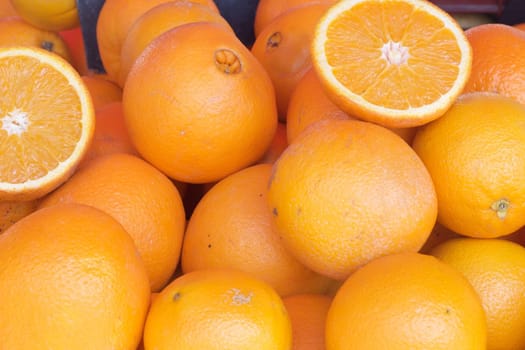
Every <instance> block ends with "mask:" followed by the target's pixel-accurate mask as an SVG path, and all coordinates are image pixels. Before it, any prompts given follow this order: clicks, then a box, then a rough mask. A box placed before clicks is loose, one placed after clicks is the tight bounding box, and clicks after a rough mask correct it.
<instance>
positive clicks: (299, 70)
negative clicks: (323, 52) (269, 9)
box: [251, 3, 330, 121]
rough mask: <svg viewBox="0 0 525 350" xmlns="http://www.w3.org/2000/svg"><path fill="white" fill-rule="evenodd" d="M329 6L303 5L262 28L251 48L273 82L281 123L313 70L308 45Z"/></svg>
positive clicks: (322, 4)
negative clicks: (300, 84)
mask: <svg viewBox="0 0 525 350" xmlns="http://www.w3.org/2000/svg"><path fill="white" fill-rule="evenodd" d="M329 6H330V5H329V4H328V3H312V4H305V5H303V6H300V7H296V8H293V9H292V10H290V11H288V12H285V13H283V14H282V15H281V16H279V17H278V18H276V19H275V20H274V21H272V22H271V23H269V24H268V25H267V26H266V27H265V28H264V30H263V31H262V32H261V33H260V34H259V35H258V36H257V37H256V39H255V42H254V43H253V46H252V47H251V52H252V53H253V55H254V56H255V57H257V59H258V60H259V62H261V64H262V65H263V66H264V68H265V69H266V71H267V72H268V74H269V76H270V78H271V79H272V82H273V85H274V87H275V93H276V99H277V108H278V111H279V119H280V120H281V121H285V120H286V111H287V109H288V102H289V99H290V95H291V93H292V92H293V90H294V88H295V87H296V86H297V83H298V81H299V80H300V79H301V78H302V77H303V75H304V74H305V73H306V72H307V71H308V69H310V68H311V66H312V60H311V59H310V44H311V42H312V38H313V35H314V30H315V24H316V23H317V21H318V20H319V18H321V16H322V15H323V14H324V13H325V12H326V10H327V9H328V8H329Z"/></svg>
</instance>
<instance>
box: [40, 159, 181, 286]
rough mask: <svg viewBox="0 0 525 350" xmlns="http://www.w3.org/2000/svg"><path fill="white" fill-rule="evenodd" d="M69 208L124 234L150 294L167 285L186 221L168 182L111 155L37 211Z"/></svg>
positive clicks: (136, 162) (82, 171) (137, 162)
mask: <svg viewBox="0 0 525 350" xmlns="http://www.w3.org/2000/svg"><path fill="white" fill-rule="evenodd" d="M71 202H73V203H80V204H85V205H90V206H93V207H95V208H97V209H100V210H102V211H104V212H106V213H108V214H110V215H111V216H113V217H114V218H115V219H116V220H117V221H118V222H119V223H120V224H121V225H122V226H123V227H124V228H125V229H126V230H127V232H128V233H129V235H130V236H131V237H132V238H133V241H134V242H135V245H136V246H137V249H138V251H139V253H140V255H141V256H142V259H143V261H144V264H145V266H146V270H147V272H148V276H149V280H150V284H151V289H152V291H154V292H155V291H158V290H160V289H161V288H162V287H164V285H166V284H167V283H168V281H169V279H170V278H171V275H172V274H173V272H174V271H175V268H176V267H177V264H178V262H179V258H180V250H181V245H182V236H183V233H184V227H185V215H184V207H183V205H182V200H181V197H180V194H179V192H178V191H177V188H176V187H175V185H174V184H173V183H172V182H171V181H170V180H169V179H168V178H167V177H166V176H164V175H163V174H162V173H161V172H160V171H158V170H157V169H155V168H154V167H153V166H151V165H150V164H148V163H147V162H145V161H144V160H142V159H140V158H138V157H136V156H133V155H130V154H123V153H115V154H109V155H106V156H103V157H99V158H96V159H93V160H92V161H91V162H90V163H88V164H86V165H85V166H83V167H82V168H81V169H79V171H77V172H76V173H75V174H74V175H73V176H72V177H71V178H70V179H69V180H68V181H67V182H66V183H65V184H64V185H62V186H61V187H60V188H58V189H57V190H56V191H54V192H53V193H51V194H49V195H48V196H46V197H45V198H44V199H43V200H42V202H41V203H40V205H39V208H44V207H49V206H52V205H56V204H58V203H71Z"/></svg>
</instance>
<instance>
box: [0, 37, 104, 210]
mask: <svg viewBox="0 0 525 350" xmlns="http://www.w3.org/2000/svg"><path fill="white" fill-rule="evenodd" d="M0 86H1V92H0V201H4V200H30V199H36V198H39V197H42V196H43V195H45V194H47V193H48V192H50V191H51V190H53V189H54V188H56V187H57V186H59V185H60V184H62V183H63V182H64V181H65V180H66V179H67V178H68V177H69V176H70V175H71V174H72V173H73V171H74V170H75V168H76V166H77V165H78V163H79V162H80V160H81V158H82V157H83V155H84V153H85V152H86V150H87V148H88V146H89V144H90V142H91V139H92V137H93V130H94V112H93V103H92V101H91V97H90V95H89V92H88V90H87V89H86V87H85V85H84V83H83V81H82V79H81V77H80V75H79V74H78V73H77V72H76V71H75V69H74V68H73V67H72V66H71V64H69V63H68V62H67V61H66V60H64V59H63V58H61V57H60V56H58V55H56V54H54V53H51V52H48V51H46V50H43V49H40V48H30V47H2V48H0Z"/></svg>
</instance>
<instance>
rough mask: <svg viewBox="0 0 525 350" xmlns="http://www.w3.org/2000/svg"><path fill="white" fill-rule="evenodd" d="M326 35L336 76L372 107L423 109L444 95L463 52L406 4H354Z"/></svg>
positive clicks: (447, 33)
mask: <svg viewBox="0 0 525 350" xmlns="http://www.w3.org/2000/svg"><path fill="white" fill-rule="evenodd" d="M370 14H378V15H374V16H371V15H370ZM342 33H344V36H343V35H341V34H342ZM327 36H328V40H327V44H326V47H325V49H326V57H327V58H328V63H329V64H330V66H332V67H333V73H334V75H335V77H336V78H337V79H338V80H339V81H340V82H341V83H342V84H343V85H345V86H346V87H347V88H348V89H349V90H350V91H352V92H353V93H355V94H357V95H361V96H362V97H363V98H364V99H365V100H367V101H368V102H370V103H372V104H376V105H381V106H384V107H386V108H392V109H408V108H416V107H420V106H424V105H426V104H429V103H431V102H433V101H435V100H437V99H438V98H439V97H440V96H441V95H443V94H445V93H446V92H447V91H448V90H449V89H450V88H451V87H452V86H453V84H454V80H455V79H456V77H457V75H458V67H459V63H460V59H461V52H460V48H459V46H458V45H457V43H456V40H455V38H454V35H453V33H452V32H451V31H450V30H449V29H447V28H446V27H444V26H443V23H442V22H441V21H439V20H438V19H436V18H434V17H432V16H431V15H429V14H427V13H425V12H423V11H420V10H417V9H414V8H413V7H412V6H410V5H408V4H403V3H401V2H395V1H394V2H388V3H365V4H359V5H356V6H354V7H353V8H352V9H351V11H347V12H346V13H344V14H342V15H341V16H340V17H339V18H338V19H337V20H335V21H334V22H333V23H332V24H331V25H330V27H329V29H328V31H327ZM385 45H386V46H385ZM384 46H385V47H384ZM397 46H399V47H397ZM388 49H390V50H388ZM384 52H388V55H385V54H384ZM389 59H390V62H391V63H389ZM396 63H398V64H396Z"/></svg>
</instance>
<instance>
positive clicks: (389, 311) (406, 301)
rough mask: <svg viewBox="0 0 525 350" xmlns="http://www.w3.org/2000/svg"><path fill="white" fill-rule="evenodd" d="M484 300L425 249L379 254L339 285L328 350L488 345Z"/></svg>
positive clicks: (328, 329) (332, 309) (328, 322)
mask: <svg viewBox="0 0 525 350" xmlns="http://www.w3.org/2000/svg"><path fill="white" fill-rule="evenodd" d="M486 341H487V323H486V318H485V312H484V310H483V306H482V303H481V300H480V298H479V296H478V294H477V293H476V291H475V290H474V288H473V287H472V285H471V284H470V283H469V282H468V280H467V279H466V278H465V277H464V276H463V275H462V274H461V273H460V272H459V271H457V270H456V269H454V268H453V267H452V266H449V265H447V264H445V263H443V262H441V261H439V260H438V259H437V258H435V257H433V256H428V255H423V254H419V253H402V254H393V255H389V256H384V257H380V258H377V259H375V260H373V261H371V262H370V263H368V264H366V265H364V266H363V267H362V268H361V269H359V270H357V271H356V272H355V273H354V274H352V275H351V276H350V277H349V278H348V279H347V280H346V281H345V282H344V283H343V285H342V286H341V287H340V288H339V290H338V291H337V294H336V295H335V297H334V299H333V300H332V304H331V305H330V309H329V310H328V315H327V317H326V350H340V349H367V350H375V349H377V350H380V349H381V350H383V349H389V350H406V349H414V350H438V349H439V350H446V349H470V350H483V349H486Z"/></svg>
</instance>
